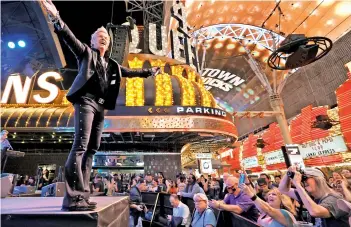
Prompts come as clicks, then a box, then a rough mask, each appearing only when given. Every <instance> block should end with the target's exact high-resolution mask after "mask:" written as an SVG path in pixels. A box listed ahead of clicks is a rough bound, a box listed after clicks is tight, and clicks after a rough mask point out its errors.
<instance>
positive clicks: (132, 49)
mask: <svg viewBox="0 0 351 227" xmlns="http://www.w3.org/2000/svg"><path fill="white" fill-rule="evenodd" d="M131 35H132V42H130V43H129V53H134V54H137V53H139V52H140V51H141V49H138V48H137V47H138V44H139V40H140V39H139V31H138V27H137V26H134V28H133V29H132V31H131Z"/></svg>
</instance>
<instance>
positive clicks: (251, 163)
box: [242, 157, 258, 169]
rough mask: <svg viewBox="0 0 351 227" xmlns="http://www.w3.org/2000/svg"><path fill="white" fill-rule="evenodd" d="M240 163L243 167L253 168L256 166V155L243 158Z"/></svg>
mask: <svg viewBox="0 0 351 227" xmlns="http://www.w3.org/2000/svg"><path fill="white" fill-rule="evenodd" d="M242 164H243V166H244V168H245V169H250V168H254V167H257V166H258V159H257V157H249V158H244V159H243V160H242Z"/></svg>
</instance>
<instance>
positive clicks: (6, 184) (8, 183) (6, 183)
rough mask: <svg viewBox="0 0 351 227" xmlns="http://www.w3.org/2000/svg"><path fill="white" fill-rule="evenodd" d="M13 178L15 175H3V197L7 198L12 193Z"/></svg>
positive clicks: (0, 182) (1, 182) (0, 181)
mask: <svg viewBox="0 0 351 227" xmlns="http://www.w3.org/2000/svg"><path fill="white" fill-rule="evenodd" d="M12 180H13V176H12V175H8V176H4V177H1V179H0V184H1V198H5V197H6V196H7V195H8V194H9V193H11V192H10V191H11V188H12Z"/></svg>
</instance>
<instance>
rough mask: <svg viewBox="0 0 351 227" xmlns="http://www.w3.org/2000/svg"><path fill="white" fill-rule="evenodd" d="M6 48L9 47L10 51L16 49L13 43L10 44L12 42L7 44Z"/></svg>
mask: <svg viewBox="0 0 351 227" xmlns="http://www.w3.org/2000/svg"><path fill="white" fill-rule="evenodd" d="M7 46H8V47H10V48H11V49H13V48H15V47H16V45H15V43H14V42H12V41H10V42H8V43H7Z"/></svg>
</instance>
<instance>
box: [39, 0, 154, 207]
mask: <svg viewBox="0 0 351 227" xmlns="http://www.w3.org/2000/svg"><path fill="white" fill-rule="evenodd" d="M42 3H43V7H44V8H45V9H46V10H47V12H48V14H49V18H50V20H51V22H52V23H53V24H54V26H55V32H56V33H57V35H58V36H59V37H61V38H62V39H63V40H64V42H65V43H66V45H67V46H68V47H69V48H70V49H71V51H72V52H73V54H74V55H75V57H76V58H77V61H78V64H79V67H78V69H79V72H78V75H77V77H76V78H75V80H74V82H73V84H72V87H71V88H70V90H69V92H68V93H67V100H68V101H70V102H71V103H73V105H74V110H75V113H74V128H75V137H74V143H73V146H72V149H71V152H70V154H69V156H68V159H67V161H66V165H65V183H66V194H65V197H64V199H63V204H62V210H67V211H87V210H92V209H94V208H95V207H96V203H95V202H92V201H89V195H90V187H89V180H90V172H91V168H92V158H93V155H94V154H95V152H96V151H97V149H98V148H99V146H100V140H101V134H102V130H103V126H104V110H106V109H108V110H112V109H114V108H115V105H116V99H117V96H118V92H119V86H120V82H121V77H122V76H123V77H145V78H146V77H149V76H154V75H156V74H157V73H158V71H159V69H158V68H152V69H144V70H129V69H127V68H125V67H122V66H120V65H119V64H118V63H117V62H115V61H114V60H113V59H111V58H108V57H106V56H105V53H106V51H107V49H108V46H109V44H110V37H109V35H108V32H107V30H106V29H105V28H104V27H101V28H99V29H98V30H97V31H96V32H94V34H92V36H91V47H89V46H88V45H86V44H83V43H81V42H80V41H79V40H78V39H77V38H76V37H75V36H74V34H73V33H72V32H71V30H70V29H69V28H68V26H67V25H66V24H65V23H64V22H63V20H62V19H61V18H60V15H59V12H58V11H57V9H56V7H55V5H54V4H53V3H52V1H51V0H46V1H43V2H42Z"/></svg>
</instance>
